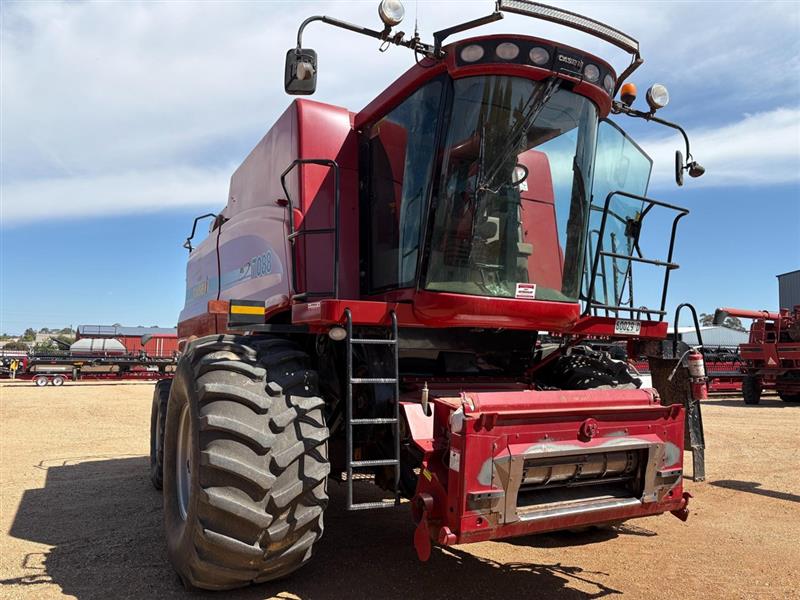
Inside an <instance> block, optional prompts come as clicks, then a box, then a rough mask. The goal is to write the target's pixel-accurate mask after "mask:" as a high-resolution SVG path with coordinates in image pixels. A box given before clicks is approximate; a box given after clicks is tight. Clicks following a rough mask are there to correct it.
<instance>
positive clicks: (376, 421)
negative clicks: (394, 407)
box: [350, 418, 397, 425]
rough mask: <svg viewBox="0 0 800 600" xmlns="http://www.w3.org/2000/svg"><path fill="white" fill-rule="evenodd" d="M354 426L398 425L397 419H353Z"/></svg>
mask: <svg viewBox="0 0 800 600" xmlns="http://www.w3.org/2000/svg"><path fill="white" fill-rule="evenodd" d="M350 423H352V424H353V425H389V424H394V423H397V419H395V418H391V419H383V418H381V419H351V421H350Z"/></svg>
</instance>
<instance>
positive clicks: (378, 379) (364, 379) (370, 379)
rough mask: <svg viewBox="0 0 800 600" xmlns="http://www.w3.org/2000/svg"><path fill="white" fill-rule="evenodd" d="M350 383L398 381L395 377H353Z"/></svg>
mask: <svg viewBox="0 0 800 600" xmlns="http://www.w3.org/2000/svg"><path fill="white" fill-rule="evenodd" d="M350 383H397V379H395V378H394V377H351V378H350Z"/></svg>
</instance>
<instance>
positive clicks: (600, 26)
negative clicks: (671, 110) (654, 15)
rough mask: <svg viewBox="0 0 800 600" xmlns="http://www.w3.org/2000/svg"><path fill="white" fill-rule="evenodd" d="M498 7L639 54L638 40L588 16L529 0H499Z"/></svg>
mask: <svg viewBox="0 0 800 600" xmlns="http://www.w3.org/2000/svg"><path fill="white" fill-rule="evenodd" d="M498 8H499V9H500V10H502V11H505V12H512V13H517V14H520V15H526V16H528V17H534V18H537V19H543V20H545V21H551V22H553V23H558V24H559V25H565V26H567V27H572V28H573V29H578V30H580V31H584V32H586V33H590V34H592V35H594V36H596V37H599V38H600V39H602V40H605V41H607V42H608V43H610V44H614V45H615V46H617V47H618V48H622V49H623V50H625V51H626V52H629V53H631V54H634V55H636V56H638V55H639V42H637V41H636V40H635V39H633V38H632V37H631V36H629V35H628V34H626V33H623V32H621V31H620V30H619V29H614V28H613V27H611V26H609V25H606V24H605V23H601V22H600V21H595V20H594V19H590V18H589V17H584V16H583V15H579V14H576V13H573V12H570V11H568V10H563V9H560V8H554V7H552V6H547V5H546V4H540V3H538V2H531V1H530V0H499V3H498Z"/></svg>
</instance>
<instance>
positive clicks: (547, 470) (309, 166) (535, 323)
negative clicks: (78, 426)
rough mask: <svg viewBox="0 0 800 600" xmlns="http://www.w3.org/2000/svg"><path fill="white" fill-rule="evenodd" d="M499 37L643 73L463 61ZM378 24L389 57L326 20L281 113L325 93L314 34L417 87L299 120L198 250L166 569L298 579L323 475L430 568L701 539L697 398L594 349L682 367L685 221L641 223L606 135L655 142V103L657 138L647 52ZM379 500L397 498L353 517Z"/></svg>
mask: <svg viewBox="0 0 800 600" xmlns="http://www.w3.org/2000/svg"><path fill="white" fill-rule="evenodd" d="M505 12H516V13H520V14H523V15H528V16H533V17H537V18H543V19H547V20H550V21H554V22H557V23H562V24H564V25H567V26H569V27H574V28H577V29H580V30H582V31H587V32H589V33H592V34H593V35H596V36H597V37H600V38H601V39H604V40H606V41H608V42H610V43H612V44H615V45H617V46H619V47H621V48H623V49H625V50H626V51H628V52H629V53H630V54H631V57H632V60H631V63H630V64H629V65H628V66H627V67H626V68H625V70H624V71H623V73H622V75H620V76H617V73H616V71H615V70H614V68H613V67H612V66H611V65H610V64H608V63H607V62H606V61H604V60H602V59H601V58H599V57H596V56H593V55H591V54H588V53H586V52H583V51H581V50H579V49H576V48H573V47H570V46H566V45H564V44H561V43H559V42H555V41H550V40H544V39H540V38H537V37H532V36H527V35H516V34H508V35H491V36H480V37H473V38H469V39H462V40H459V41H456V42H453V43H450V44H447V45H445V44H444V41H445V39H446V38H448V37H449V36H451V35H452V34H455V33H458V32H463V31H466V30H468V29H471V28H473V27H477V26H479V25H481V24H483V23H487V22H490V21H495V20H498V19H500V18H502V16H503V14H504V13H505ZM379 14H380V15H381V18H382V20H383V22H384V28H383V30H372V29H368V28H364V27H360V26H356V25H352V24H350V23H346V22H344V21H340V20H338V19H333V18H330V17H321V16H319V17H311V18H309V19H307V20H306V21H305V22H304V23H303V24H302V25H301V27H300V31H299V32H298V40H297V47H296V48H294V49H292V50H290V51H289V52H288V54H287V62H286V70H285V85H286V90H287V91H288V92H290V93H296V94H307V93H312V92H313V91H314V89H315V86H316V77H317V66H318V65H317V61H316V53H315V52H314V51H313V50H310V49H308V48H304V47H303V45H302V34H303V31H304V29H305V27H306V26H307V25H308V24H309V23H312V22H316V21H320V22H323V23H326V24H329V25H334V26H337V27H340V28H344V29H347V30H350V31H354V32H357V33H361V34H365V35H367V36H370V37H373V38H376V39H378V40H380V41H381V43H382V44H383V45H391V44H395V45H399V46H405V47H408V48H410V49H412V50H413V51H414V52H416V53H417V58H418V60H417V62H416V63H415V64H414V65H413V66H412V67H411V68H410V69H409V70H408V71H407V72H406V73H405V74H403V75H402V76H401V77H400V78H399V79H398V80H397V81H396V82H395V83H393V84H392V85H391V86H390V87H389V88H388V89H386V90H385V91H384V92H382V93H381V94H379V95H378V96H377V97H376V98H375V100H373V101H372V102H370V103H369V104H368V105H367V106H366V107H365V108H363V109H362V110H361V111H359V112H355V113H354V112H350V111H349V110H347V109H345V108H341V107H337V106H331V105H328V104H322V103H319V102H314V101H311V100H307V99H298V100H296V101H295V102H293V103H292V104H291V105H290V106H289V108H288V109H287V110H286V111H285V112H284V113H283V115H282V116H281V117H280V118H279V119H278V120H277V122H276V123H275V125H274V126H273V127H272V128H271V129H270V131H269V132H268V133H267V134H266V135H265V136H264V138H263V139H262V140H261V141H260V142H259V143H258V145H257V146H256V147H255V148H254V149H253V151H252V152H251V153H250V155H249V156H248V157H247V158H246V159H245V161H244V162H243V163H242V165H241V166H240V167H239V168H238V169H237V170H236V172H235V173H234V174H233V177H232V178H231V187H230V194H229V198H228V203H227V205H226V206H225V208H224V209H223V210H222V211H221V212H220V213H219V214H217V215H211V216H214V220H213V222H212V224H211V227H210V232H209V236H208V238H207V239H206V240H204V241H202V242H201V243H199V244H198V245H197V247H191V241H189V242H188V245H189V250H190V255H189V261H188V265H187V272H186V304H185V306H184V309H183V311H182V312H181V315H180V319H179V336H180V337H181V338H182V339H183V340H184V342H185V356H184V358H183V359H182V362H181V366H180V368H179V369H178V373H177V375H176V377H175V380H174V383H173V385H172V391H171V393H170V395H169V402H168V405H167V407H165V408H163V409H159V408H158V407H159V406H160V403H155V404H154V407H155V409H156V410H164V411H165V412H166V418H165V427H164V431H165V434H164V435H165V441H164V444H163V448H164V453H163V454H164V461H165V462H164V466H163V473H164V490H165V508H166V515H167V521H166V525H167V535H168V538H169V540H170V543H169V549H170V557H171V560H172V562H173V564H174V565H175V567H176V569H177V570H178V572H179V573H180V575H181V576H182V577H183V578H184V581H185V582H186V583H187V584H188V585H192V586H199V587H206V588H216V589H221V588H229V587H236V586H239V585H245V584H247V583H249V582H258V581H266V580H269V579H272V578H275V577H278V576H282V575H284V574H286V573H288V572H290V571H292V570H294V569H296V568H298V567H299V566H301V565H302V564H304V563H305V562H306V561H307V560H308V558H309V557H310V555H311V552H312V547H313V545H314V543H315V542H316V540H317V539H318V538H319V536H320V535H321V533H322V520H323V514H324V509H325V506H326V504H327V502H328V496H327V487H326V480H327V479H326V478H327V476H328V475H331V476H332V477H333V478H334V479H335V480H337V481H339V482H343V485H345V486H346V499H345V500H344V501H345V502H346V505H347V508H348V509H351V510H361V509H376V508H392V507H396V506H401V501H402V500H403V499H408V500H410V501H411V502H410V505H411V507H412V509H413V514H414V518H415V520H416V523H417V529H416V533H415V535H414V540H415V546H416V548H417V551H418V554H419V556H420V558H423V559H425V558H427V556H428V555H429V554H430V552H431V549H432V545H431V544H432V543H438V544H445V545H446V544H455V543H463V542H469V541H477V540H488V539H498V538H504V537H508V536H518V535H526V534H530V533H535V532H541V531H552V530H556V529H564V528H573V527H578V526H588V525H603V524H611V523H617V522H620V521H622V520H625V519H630V518H635V517H643V516H648V515H653V514H658V513H663V512H673V513H674V514H676V515H678V516H679V517H680V518H683V519H685V518H686V516H687V514H688V513H687V511H686V504H687V495H686V494H685V493H684V492H683V466H682V465H683V448H684V430H685V428H684V421H685V414H686V412H685V411H684V408H683V406H682V404H683V403H684V402H685V395H682V394H678V396H676V397H675V398H673V397H672V396H669V395H668V393H669V390H666V389H665V390H664V391H662V392H661V393H659V391H656V390H655V389H649V388H643V387H642V383H641V380H640V379H639V378H638V377H637V376H636V374H635V373H634V372H632V371H631V370H630V369H629V368H628V367H627V365H626V364H625V363H620V362H617V361H613V360H611V359H610V358H609V357H608V356H607V355H605V354H602V353H598V352H593V351H591V350H589V349H588V348H586V347H584V346H581V344H580V342H581V340H583V339H585V338H586V337H589V336H602V337H604V338H608V339H624V340H627V341H628V343H629V345H630V346H631V348H630V352H629V354H630V355H631V356H641V355H643V354H646V355H650V356H653V357H656V358H662V360H663V357H661V349H662V346H663V345H662V344H661V342H660V340H662V339H663V338H664V337H665V336H666V333H667V322H666V320H665V315H666V298H667V286H668V283H669V277H670V274H671V272H672V271H673V270H675V269H676V268H677V267H678V265H677V264H675V263H674V260H673V250H674V242H675V232H676V229H677V224H678V222H679V220H680V219H681V218H683V217H684V216H685V215H686V214H687V213H688V211H687V210H685V209H683V208H680V207H677V206H673V205H671V204H667V203H665V202H660V201H657V200H654V199H651V198H649V197H647V195H646V194H647V187H648V183H649V178H650V171H651V160H650V158H649V157H648V156H647V155H646V153H645V152H644V151H643V150H642V149H641V148H639V146H638V145H637V144H636V143H635V142H634V141H633V140H632V139H631V138H630V137H629V136H628V135H627V134H625V132H624V131H622V129H620V128H619V127H618V126H617V125H615V124H614V123H612V122H611V121H609V120H608V119H607V117H608V116H609V114H611V113H625V114H628V115H631V116H643V117H644V118H647V119H649V120H656V121H658V122H662V120H661V119H656V118H654V117H653V114H654V112H655V110H656V108H658V107H660V106H663V105H664V104H666V100H665V90H663V89H655V88H654V89H653V90H652V93H651V94H650V105H651V111H650V112H648V113H641V115H640V114H638V113H636V111H634V110H633V109H631V108H630V107H629V105H628V104H622V103H620V102H618V101H616V100H614V97H615V95H616V92H617V90H618V88H619V87H620V85H621V83H622V81H623V80H624V79H625V78H626V77H627V76H628V75H629V74H630V73H631V72H632V71H633V69H635V67H636V66H638V64H640V63H641V58H640V56H639V50H638V42H636V41H635V40H634V39H633V38H631V37H630V36H627V35H626V34H624V33H622V32H619V31H617V30H615V29H613V28H611V27H609V26H607V25H604V24H602V23H599V22H597V21H594V20H592V19H589V18H587V17H582V16H580V15H575V14H573V13H569V12H567V11H562V10H559V9H554V8H552V7H546V6H544V5H540V4H537V3H533V2H526V1H524V0H502V1H501V2H499V3H498V5H497V10H496V11H495V12H494V13H492V14H491V15H489V16H488V17H486V18H483V19H478V20H475V21H471V22H468V23H465V24H462V25H457V26H455V27H452V28H449V29H446V30H443V31H440V32H438V33H436V34H434V42H433V43H432V44H426V43H423V42H422V41H421V40H420V39H419V36H418V35H416V34H414V36H412V37H410V38H406V36H405V34H403V33H402V32H397V33H395V32H394V30H393V28H394V27H395V26H396V25H397V24H398V23H399V22H400V21H401V20H402V16H403V11H402V5H400V3H399V2H397V1H396V0H384V1H383V2H382V3H381V5H380V9H379ZM661 87H662V88H663V86H661ZM625 98H627V99H628V100H630V94H627V95H626V96H625ZM665 123H666V122H665ZM667 124H669V123H667ZM670 125H671V124H670ZM675 127H677V126H675ZM681 131H682V130H681ZM687 144H688V141H687ZM687 156H688V147H687ZM680 166H681V168H683V166H684V165H683V164H681V165H680ZM681 172H682V171H681ZM653 211H667V212H669V213H670V214H672V215H673V216H672V227H671V229H670V230H669V231H668V233H667V238H668V245H667V249H666V251H665V253H664V255H662V256H644V254H643V252H642V250H641V245H640V239H641V235H642V233H643V231H644V224H645V222H647V223H650V221H651V220H650V219H646V217H647V216H648V215H649V214H651V213H652V212H653ZM190 239H191V236H190ZM640 268H651V269H662V270H663V286H662V289H660V290H658V294H656V295H655V297H654V299H651V300H652V301H650V300H646V301H642V299H641V298H640V297H639V296H638V295H637V297H636V299H634V293H633V291H634V274H635V273H637V274H638V273H639V269H640ZM637 281H639V279H638V278H637ZM648 287H650V288H652V285H650V286H648ZM638 289H639V286H637V290H638ZM667 363H668V368H669V370H668V371H667V372H669V371H671V370H673V369H674V368H675V367H676V361H675V360H672V361H671V362H670V361H667ZM673 387H674V386H673ZM601 388H602V389H601ZM692 414H695V415H697V417H698V419H699V405H697V406H695V407H694V412H693V413H692ZM698 422H699V421H698ZM365 477H366V479H367V480H368V481H372V482H374V483H375V484H376V485H377V486H379V487H380V488H382V489H383V490H385V491H386V493H387V496H388V497H387V498H386V499H385V500H383V501H379V502H376V501H370V502H363V501H361V500H362V499H361V498H359V497H358V494H357V492H358V490H359V487H358V486H356V485H355V483H354V481H355V480H356V479H364V478H365Z"/></svg>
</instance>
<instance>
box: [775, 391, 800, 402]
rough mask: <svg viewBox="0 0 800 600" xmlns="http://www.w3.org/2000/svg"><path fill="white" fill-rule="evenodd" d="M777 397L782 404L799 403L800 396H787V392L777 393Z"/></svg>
mask: <svg viewBox="0 0 800 600" xmlns="http://www.w3.org/2000/svg"><path fill="white" fill-rule="evenodd" d="M778 397H779V398H780V399H781V400H783V401H784V402H791V403H795V402H800V394H789V393H787V392H779V393H778Z"/></svg>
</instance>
